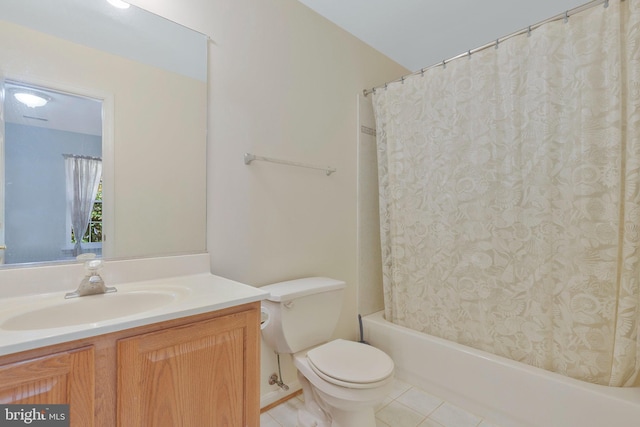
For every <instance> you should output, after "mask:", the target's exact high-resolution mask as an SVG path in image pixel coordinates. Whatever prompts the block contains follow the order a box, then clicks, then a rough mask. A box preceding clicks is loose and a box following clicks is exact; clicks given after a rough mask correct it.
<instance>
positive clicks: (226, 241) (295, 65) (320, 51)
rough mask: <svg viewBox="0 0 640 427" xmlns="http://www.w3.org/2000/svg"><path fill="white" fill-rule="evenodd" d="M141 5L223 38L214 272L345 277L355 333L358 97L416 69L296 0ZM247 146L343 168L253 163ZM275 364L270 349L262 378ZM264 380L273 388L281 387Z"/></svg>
mask: <svg viewBox="0 0 640 427" xmlns="http://www.w3.org/2000/svg"><path fill="white" fill-rule="evenodd" d="M133 3H135V4H137V5H139V6H141V7H144V8H146V9H147V10H150V11H152V12H156V13H158V14H160V15H163V16H165V17H167V18H169V19H173V20H175V21H177V22H179V23H182V24H184V25H187V26H189V27H191V28H193V29H196V30H198V31H201V32H203V33H205V34H207V35H209V36H210V37H211V38H212V43H211V47H210V51H209V52H210V55H211V58H210V67H211V68H210V70H209V79H210V86H211V87H210V95H209V137H208V144H209V145H208V150H209V152H208V157H207V161H208V174H209V175H208V182H207V185H208V189H207V193H208V215H207V219H208V232H207V237H208V239H207V247H208V250H209V251H210V253H211V259H212V266H213V272H214V273H215V274H219V275H221V276H225V277H229V278H232V279H235V280H239V281H241V282H245V283H248V284H251V285H255V286H262V285H265V284H269V283H272V282H277V281H281V280H286V279H291V278H296V277H301V276H311V275H326V276H330V277H334V278H337V279H342V280H345V281H346V282H347V284H348V288H347V295H346V299H345V305H344V308H343V313H342V316H341V319H340V325H339V328H338V330H337V335H338V336H342V337H349V338H355V337H356V332H357V313H356V284H357V279H358V278H357V250H356V245H357V242H356V237H357V232H356V228H357V227H356V225H357V223H356V215H357V209H356V198H357V185H356V178H357V171H356V168H357V124H358V118H357V114H358V105H357V96H358V94H359V93H361V91H362V90H363V89H365V88H370V87H372V86H374V85H378V84H381V83H383V82H385V81H387V80H391V79H394V78H396V77H398V76H400V75H402V74H404V73H405V72H406V70H405V69H404V68H403V67H401V66H399V65H397V64H396V63H394V62H392V61H390V60H388V59H387V58H386V57H384V56H382V55H381V54H380V53H378V52H376V51H375V50H373V49H371V48H370V47H368V46H367V45H365V44H364V43H362V42H360V41H359V40H357V39H355V38H354V37H352V36H351V35H349V34H348V33H346V32H344V31H342V30H341V29H339V28H338V27H336V26H334V25H333V24H331V23H329V22H328V21H327V20H325V19H324V18H322V17H320V16H319V15H317V14H315V13H314V12H312V11H311V10H310V9H308V8H306V7H305V6H303V5H302V4H301V3H299V2H297V1H295V0H234V1H223V0H183V1H181V2H175V1H171V0H163V1H158V0H135V1H133ZM245 152H251V153H254V154H256V155H262V156H267V157H276V158H282V159H288V160H294V161H299V162H305V163H312V164H318V165H323V166H324V165H327V166H332V167H335V168H337V169H338V171H337V172H336V173H335V174H333V175H331V176H329V177H328V176H326V175H325V174H324V173H323V172H321V171H313V170H306V169H298V168H292V167H287V166H281V165H276V164H269V163H264V162H254V163H253V164H251V165H250V166H246V165H244V163H243V154H244V153H245ZM284 362H285V365H286V366H283V370H284V372H283V376H284V377H285V381H286V382H289V383H293V382H295V374H294V372H295V371H294V370H292V369H291V367H290V365H289V363H288V360H284ZM275 366H276V365H275V360H274V357H273V355H272V354H270V352H269V351H268V350H265V351H263V362H262V370H263V372H262V377H268V375H269V374H270V373H271V372H275ZM262 380H263V396H264V395H265V394H267V393H268V392H270V391H271V390H272V388H270V387H268V386H265V381H266V380H265V378H262ZM263 400H264V399H263Z"/></svg>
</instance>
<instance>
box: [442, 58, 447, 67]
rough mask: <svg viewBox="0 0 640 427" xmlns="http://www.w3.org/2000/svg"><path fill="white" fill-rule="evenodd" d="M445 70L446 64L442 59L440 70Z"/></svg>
mask: <svg viewBox="0 0 640 427" xmlns="http://www.w3.org/2000/svg"><path fill="white" fill-rule="evenodd" d="M445 68H447V63H446V62H445V60H444V59H443V60H442V69H445Z"/></svg>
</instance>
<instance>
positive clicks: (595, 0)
mask: <svg viewBox="0 0 640 427" xmlns="http://www.w3.org/2000/svg"><path fill="white" fill-rule="evenodd" d="M621 1H625V0H621ZM601 4H602V5H604V7H605V8H606V7H609V0H593V1H590V2H588V3H585V4H583V5H581V6H578V7H574V8H573V9H569V10H567V11H565V12H564V13H560V14H558V15H555V16H552V17H551V18H548V19H545V20H544V21H540V22H538V23H537V24H533V25H529V26H528V27H526V28H523V29H521V30H518V31H516V32H513V33H511V34H509V35H506V36H504V37H499V38H497V39H496V40H494V41H492V42H490V43H487V44H485V45H482V46H480V47H477V48H475V49H471V50H468V51H466V52H464V53H461V54H459V55H456V56H454V57H451V58H449V59H445V60H443V61H441V62H438V63H436V64H433V65H431V66H428V67H425V68H421V69H420V70H418V71H414V72H413V73H409V74H405V75H404V76H402V77H400V78H398V79H395V80H392V81H390V82H387V83H385V84H383V85H380V86H376V87H374V88H372V89H364V90H363V91H362V93H363V94H364V96H367V95H369V94H370V93H375V92H376V90H378V89H386V88H387V86H388V85H389V84H391V83H397V82H401V83H404V81H405V79H406V78H407V77H412V76H417V75H418V74H420V75H423V76H424V73H425V71H427V70H431V69H432V68H437V67H446V65H447V63H449V62H451V61H454V60H456V59H460V58H464V57H469V59H471V55H473V54H474V53H477V52H480V51H482V50H485V49H488V48H490V47H495V48H496V49H497V48H498V46H499V45H500V43H502V42H504V41H505V40H508V39H510V38H512V37H515V36H519V35H521V34H525V33H526V34H529V35H530V34H531V31H533V30H535V29H536V28H539V27H541V26H543V25H545V24H548V23H550V22H555V21H559V20H561V19H563V20H564V21H565V22H567V21H568V20H569V17H570V16H572V15H575V14H576V13H579V12H582V11H585V10H587V9H590V8H592V7H595V6H599V5H601Z"/></svg>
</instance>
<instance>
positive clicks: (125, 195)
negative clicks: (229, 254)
mask: <svg viewBox="0 0 640 427" xmlns="http://www.w3.org/2000/svg"><path fill="white" fill-rule="evenodd" d="M207 43H208V42H207V37H206V36H205V35H203V34H201V33H198V32H196V31H193V30H190V29H188V28H185V27H183V26H181V25H179V24H176V23H174V22H171V21H168V20H166V19H164V18H162V17H159V16H157V15H154V14H152V13H150V12H147V11H145V10H142V9H140V8H137V7H135V6H133V5H131V6H130V7H128V8H124V9H123V8H116V7H114V6H112V5H111V4H110V3H109V2H108V0H48V1H41V0H2V2H0V88H1V89H2V91H1V92H0V94H2V96H1V97H0V179H2V181H1V184H2V185H0V263H3V262H4V265H5V266H14V265H24V264H25V263H27V264H29V265H31V264H32V263H39V262H69V261H73V260H74V258H75V255H77V254H78V253H81V252H94V253H97V254H98V255H101V256H103V257H105V258H134V257H148V256H160V255H175V254H184V253H197V252H203V251H205V250H206V243H205V242H206V188H205V185H206V110H207ZM19 91H27V92H28V91H31V92H35V93H36V94H40V95H42V97H43V98H44V99H46V100H47V101H48V102H47V103H46V104H45V105H42V106H26V105H23V104H20V103H19V102H16V100H15V94H16V93H17V92H19ZM17 153H18V154H17ZM69 158H74V159H84V158H86V159H99V162H100V163H101V170H100V178H101V179H99V180H98V181H99V183H96V184H95V185H93V186H90V187H91V188H95V189H96V191H95V198H94V200H93V201H92V202H89V203H90V207H91V209H92V213H91V215H90V216H89V221H88V223H87V228H86V230H85V233H83V234H84V236H82V241H81V242H80V243H78V242H77V240H76V236H75V234H79V233H75V230H73V226H72V225H73V221H74V218H75V217H74V215H73V214H72V213H71V211H73V209H72V208H70V207H69V202H68V200H69V199H70V197H69V192H68V188H70V187H69V185H66V184H65V176H64V175H65V174H68V173H69V172H68V171H67V170H66V169H65V162H67V163H68V160H69ZM76 167H77V168H80V167H79V166H76ZM77 179H78V178H77V176H76V180H77ZM96 182H97V181H96ZM54 183H55V185H54ZM79 193H80V191H79V190H76V193H72V194H79ZM71 198H73V197H71ZM27 201H28V203H27ZM85 204H86V202H85ZM82 216H85V217H86V216H87V215H86V214H83V215H82ZM76 228H77V227H76ZM45 248H46V250H45Z"/></svg>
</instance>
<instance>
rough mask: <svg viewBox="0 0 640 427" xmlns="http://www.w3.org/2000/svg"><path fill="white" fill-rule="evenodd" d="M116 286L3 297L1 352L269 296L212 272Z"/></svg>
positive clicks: (49, 343)
mask: <svg viewBox="0 0 640 427" xmlns="http://www.w3.org/2000/svg"><path fill="white" fill-rule="evenodd" d="M116 288H117V289H118V291H117V292H114V293H109V294H102V295H92V296H84V297H79V298H71V299H65V298H64V295H65V293H66V292H53V293H46V294H38V295H29V296H18V297H13V298H2V299H0V356H2V355H6V354H11V353H17V352H20V351H24V350H30V349H33V348H38V347H43V346H47V345H53V344H59V343H62V342H67V341H73V340H77V339H82V338H87V337H92V336H97V335H102V334H106V333H110V332H116V331H120V330H124V329H130V328H133V327H137V326H144V325H149V324H152V323H157V322H162V321H166V320H172V319H177V318H181V317H187V316H192V315H196V314H202V313H207V312H211V311H216V310H221V309H224V308H229V307H233V306H237V305H241V304H247V303H251V302H256V301H261V300H263V299H265V298H266V297H267V296H269V293H268V292H265V291H261V290H260V288H255V287H253V286H249V285H245V284H242V283H239V282H235V281H233V280H229V279H225V278H222V277H219V276H215V275H212V274H210V273H201V274H194V275H187V276H180V277H169V278H163V279H155V280H148V281H140V282H132V283H125V284H119V285H116ZM71 290H73V289H70V290H68V291H71Z"/></svg>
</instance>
